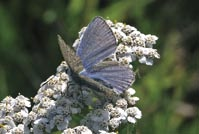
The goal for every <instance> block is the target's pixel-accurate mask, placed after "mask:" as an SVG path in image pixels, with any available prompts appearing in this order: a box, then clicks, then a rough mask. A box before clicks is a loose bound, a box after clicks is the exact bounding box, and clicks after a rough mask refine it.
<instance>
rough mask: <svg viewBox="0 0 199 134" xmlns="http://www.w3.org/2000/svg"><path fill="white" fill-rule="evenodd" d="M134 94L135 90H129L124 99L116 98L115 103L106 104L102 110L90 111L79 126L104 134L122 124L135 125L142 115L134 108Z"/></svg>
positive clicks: (136, 98)
mask: <svg viewBox="0 0 199 134" xmlns="http://www.w3.org/2000/svg"><path fill="white" fill-rule="evenodd" d="M134 94H135V90H134V89H132V88H129V89H128V90H126V92H125V97H120V98H118V100H116V102H115V103H113V102H111V103H110V102H107V103H106V104H104V106H103V108H101V109H95V110H93V111H91V112H90V113H88V114H87V116H86V117H85V118H84V119H83V120H82V121H81V124H82V125H85V126H88V127H89V128H90V129H91V130H92V131H94V132H95V133H105V132H109V131H110V130H115V129H117V128H118V127H119V126H120V125H121V124H122V123H127V122H129V123H132V124H134V123H136V120H137V119H141V117H142V113H141V111H140V110H139V109H138V108H137V107H135V104H136V102H137V101H138V100H139V98H138V97H135V96H133V95H134ZM112 133H114V132H112Z"/></svg>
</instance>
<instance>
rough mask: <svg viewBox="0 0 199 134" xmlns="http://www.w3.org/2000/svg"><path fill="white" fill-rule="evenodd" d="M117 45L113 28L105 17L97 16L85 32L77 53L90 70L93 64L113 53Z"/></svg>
mask: <svg viewBox="0 0 199 134" xmlns="http://www.w3.org/2000/svg"><path fill="white" fill-rule="evenodd" d="M116 47H117V45H116V38H115V36H114V34H113V32H112V30H111V29H110V27H109V26H108V24H107V23H106V21H105V20H104V19H103V18H101V17H96V18H94V19H93V21H92V22H91V23H90V24H89V25H88V27H87V29H86V31H85V32H84V34H83V37H82V39H81V41H80V45H79V47H78V49H77V55H78V56H79V57H80V59H81V61H82V64H83V66H84V68H85V69H86V70H87V71H89V70H90V68H92V66H93V65H95V64H96V63H99V62H100V61H102V60H104V59H105V58H106V57H108V56H109V55H110V54H112V53H113V52H114V51H115V50H116Z"/></svg>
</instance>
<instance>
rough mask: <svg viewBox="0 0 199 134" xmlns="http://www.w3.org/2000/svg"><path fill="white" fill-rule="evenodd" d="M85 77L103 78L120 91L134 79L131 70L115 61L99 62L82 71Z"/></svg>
mask: <svg viewBox="0 0 199 134" xmlns="http://www.w3.org/2000/svg"><path fill="white" fill-rule="evenodd" d="M83 75H86V76H87V77H90V78H93V79H99V80H103V81H104V82H105V83H106V84H108V85H111V86H112V87H113V88H115V89H116V90H117V92H119V93H121V92H123V91H124V90H125V89H127V88H128V87H129V86H130V85H131V84H132V83H133V82H134V79H135V75H134V73H133V71H132V70H131V69H130V68H128V67H125V66H121V65H119V64H118V63H117V62H101V63H99V64H97V65H95V66H94V67H93V68H92V70H90V71H89V72H86V73H83Z"/></svg>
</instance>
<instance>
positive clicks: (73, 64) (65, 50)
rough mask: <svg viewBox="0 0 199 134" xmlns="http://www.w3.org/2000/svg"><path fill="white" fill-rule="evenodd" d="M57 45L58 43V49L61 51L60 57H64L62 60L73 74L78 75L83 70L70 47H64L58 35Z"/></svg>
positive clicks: (64, 44)
mask: <svg viewBox="0 0 199 134" xmlns="http://www.w3.org/2000/svg"><path fill="white" fill-rule="evenodd" d="M58 43H59V47H60V49H61V52H62V55H63V57H64V60H65V61H66V63H67V64H68V66H69V67H70V70H71V71H72V72H73V73H79V72H80V71H81V70H82V69H83V66H82V63H81V60H80V58H79V57H78V56H76V54H75V52H74V50H73V49H72V48H70V46H68V45H66V43H65V42H64V40H63V39H62V38H61V36H59V35H58Z"/></svg>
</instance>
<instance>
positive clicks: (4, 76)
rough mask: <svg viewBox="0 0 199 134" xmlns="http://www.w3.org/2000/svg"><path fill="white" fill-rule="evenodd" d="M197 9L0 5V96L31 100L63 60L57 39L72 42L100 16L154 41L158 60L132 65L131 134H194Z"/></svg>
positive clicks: (139, 3) (159, 2)
mask: <svg viewBox="0 0 199 134" xmlns="http://www.w3.org/2000/svg"><path fill="white" fill-rule="evenodd" d="M198 5H199V2H197V0H189V1H188V0H187V1H186V0H176V1H173V0H167V1H166V0H120V1H119V0H0V99H1V100H2V99H3V98H4V97H5V96H7V95H11V96H13V97H15V96H16V95H17V94H18V93H21V94H23V95H25V96H28V97H31V96H34V95H35V94H36V92H37V90H38V88H39V85H40V83H41V82H42V81H44V80H45V79H46V78H48V77H49V76H50V75H52V74H54V73H55V72H56V67H57V66H58V65H59V64H60V62H61V60H63V58H62V56H61V53H60V50H59V48H58V45H57V34H60V35H62V37H63V38H64V39H65V40H66V41H67V43H69V44H72V43H73V41H74V40H75V39H76V38H77V36H78V31H79V30H80V29H81V28H82V27H83V26H85V25H87V24H88V23H89V22H90V20H91V19H92V18H93V17H94V16H98V15H99V16H103V17H105V18H106V17H109V18H110V19H111V20H113V21H114V20H117V21H121V22H125V23H127V24H130V25H132V26H135V27H136V28H137V29H138V30H139V31H141V32H142V33H144V34H154V35H157V36H158V37H159V40H158V42H157V45H155V46H154V47H155V48H157V49H158V52H159V53H160V55H161V59H160V60H155V62H154V65H153V66H146V65H141V64H140V65H136V67H135V69H139V77H137V79H136V82H135V83H134V85H133V88H135V89H136V91H137V93H136V96H138V97H139V98H140V101H139V102H138V107H139V108H140V109H141V110H142V112H143V118H142V119H141V120H139V121H138V124H137V133H138V134H197V133H199V132H197V131H199V15H198V13H199V8H198ZM137 76H138V75H137Z"/></svg>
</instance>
